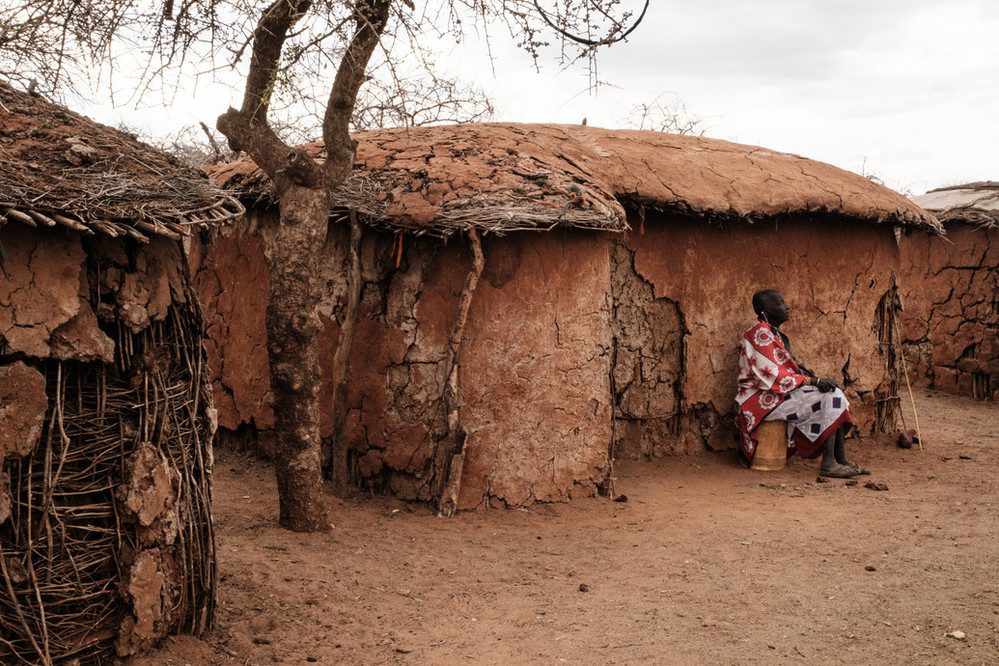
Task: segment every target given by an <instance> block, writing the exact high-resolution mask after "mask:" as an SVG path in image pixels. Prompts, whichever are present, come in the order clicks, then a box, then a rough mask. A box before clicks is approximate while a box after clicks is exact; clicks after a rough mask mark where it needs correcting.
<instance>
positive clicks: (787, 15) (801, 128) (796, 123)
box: [84, 0, 999, 194]
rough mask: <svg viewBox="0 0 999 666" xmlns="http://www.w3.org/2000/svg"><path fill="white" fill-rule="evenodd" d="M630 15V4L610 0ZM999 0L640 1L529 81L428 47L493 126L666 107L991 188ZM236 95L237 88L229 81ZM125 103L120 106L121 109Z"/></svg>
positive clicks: (194, 97) (201, 101)
mask: <svg viewBox="0 0 999 666" xmlns="http://www.w3.org/2000/svg"><path fill="white" fill-rule="evenodd" d="M624 3H625V5H626V6H629V5H633V6H636V7H637V6H638V4H639V3H638V2H637V1H636V0H624ZM997 36H999V0H955V1H950V2H948V1H942V0H866V1H865V0H811V1H808V0H754V1H753V2H749V1H745V0H744V1H736V0H710V1H708V0H702V1H701V2H690V1H687V2H681V1H679V0H652V5H651V7H650V9H649V12H648V15H647V17H646V19H645V21H644V23H643V24H642V25H641V26H640V27H639V28H638V30H637V31H636V32H635V33H633V35H632V36H631V38H630V39H629V41H628V42H627V43H623V44H618V45H615V46H614V47H612V48H610V49H608V50H605V51H603V52H602V53H601V55H600V58H599V61H598V66H599V77H600V79H601V80H602V81H605V82H607V83H608V84H610V85H609V86H602V87H600V88H599V89H598V90H597V91H595V92H592V91H588V90H587V87H588V74H587V70H586V67H585V63H581V64H579V65H577V66H576V67H573V68H571V69H568V70H565V71H563V70H561V68H560V67H559V66H558V64H557V62H555V59H554V57H552V58H548V59H545V60H543V61H542V62H541V71H540V72H535V71H534V69H533V66H532V63H531V60H530V58H529V57H528V56H527V55H526V54H524V53H523V52H522V51H519V50H518V49H517V48H516V47H515V46H514V45H513V43H512V42H511V40H510V39H509V38H508V37H507V36H506V34H505V33H503V32H502V30H500V29H497V30H496V31H495V32H494V34H493V36H492V39H491V44H492V57H493V59H492V61H490V59H489V56H488V53H487V50H486V48H485V46H484V42H483V40H481V39H480V38H478V37H476V36H475V35H468V36H467V37H466V39H465V42H464V43H463V44H461V45H454V44H453V43H446V42H443V43H442V44H441V46H440V48H439V49H438V51H437V52H438V61H439V63H440V65H441V66H442V68H443V69H445V70H450V71H451V72H453V73H454V74H456V75H458V76H459V77H460V78H462V79H463V80H466V81H469V82H473V83H476V84H478V85H479V86H480V87H482V88H483V89H484V90H485V91H486V92H487V93H488V94H489V95H490V96H491V97H492V99H493V101H494V104H495V105H496V108H497V114H496V119H497V120H511V121H523V122H566V123H577V122H580V121H581V120H582V118H583V117H584V116H585V117H587V118H588V122H589V124H590V125H596V126H604V127H615V126H621V125H622V124H623V122H624V121H625V118H626V117H627V115H628V110H629V109H630V108H631V107H633V106H634V105H635V104H638V103H643V102H651V101H652V100H653V99H654V98H656V97H657V96H659V95H661V94H663V93H666V98H667V99H669V98H671V96H672V95H673V94H675V95H676V96H678V97H679V99H681V100H683V102H684V104H685V105H686V107H687V109H688V111H689V112H690V113H691V114H693V115H695V116H698V117H700V118H701V119H702V121H703V125H704V127H706V129H707V135H708V136H713V137H717V138H722V139H728V140H731V141H738V142H741V143H749V144H756V145H762V146H766V147H768V148H772V149H776V150H784V151H789V152H794V153H798V154H800V155H804V156H806V157H810V158H813V159H818V160H822V161H825V162H830V163H832V164H835V165H837V166H840V167H843V168H846V169H850V170H851V171H856V172H861V171H864V172H866V173H869V174H874V175H877V176H879V177H880V178H882V179H883V180H884V181H885V182H886V183H887V184H888V185H889V186H891V187H894V188H895V189H898V190H903V191H908V192H911V193H914V194H918V193H921V192H923V191H925V190H927V189H930V188H933V187H938V186H942V185H950V184H955V183H959V182H967V181H972V180H987V179H992V180H999V160H997V155H999V122H997V121H999V85H997V84H999V37H997ZM235 83H236V84H237V86H238V81H236V82H235ZM120 99H122V100H124V99H125V96H124V95H122V96H120ZM239 99H240V92H239V91H238V90H237V89H235V88H234V87H232V86H227V85H224V84H222V83H211V82H208V81H202V82H201V83H200V84H199V85H198V87H197V88H195V87H194V86H191V87H190V88H188V89H185V90H183V91H182V92H181V93H180V94H178V95H177V96H176V97H175V98H173V100H172V103H171V106H170V107H168V108H162V107H159V108H158V107H157V106H156V105H157V101H156V100H154V99H153V97H147V98H146V100H145V101H144V102H143V104H142V106H141V107H140V108H138V109H136V108H135V107H134V106H130V107H118V108H111V107H110V105H109V104H107V103H104V104H96V105H93V106H89V105H88V107H87V108H85V109H84V111H86V112H88V113H89V114H90V115H93V116H95V117H97V118H98V119H99V120H102V121H104V122H111V123H117V122H124V123H126V124H128V125H129V126H131V127H135V128H137V129H140V130H143V131H146V132H148V133H150V134H153V135H156V134H161V135H162V134H168V133H171V132H175V131H177V130H178V129H180V128H181V127H183V126H185V125H190V124H193V123H196V122H197V121H200V120H203V121H205V122H206V123H207V124H208V125H210V126H213V125H214V119H215V118H216V117H217V116H218V114H219V113H221V112H222V111H224V110H225V108H226V107H227V106H229V105H230V104H234V105H238V101H239Z"/></svg>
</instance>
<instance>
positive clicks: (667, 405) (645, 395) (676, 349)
mask: <svg viewBox="0 0 999 666" xmlns="http://www.w3.org/2000/svg"><path fill="white" fill-rule="evenodd" d="M611 295H612V298H613V302H612V307H613V320H612V322H611V327H612V335H613V347H612V355H611V392H612V395H613V399H614V401H613V406H614V430H613V433H614V434H613V441H612V446H611V455H612V457H614V458H617V459H625V460H626V459H634V458H638V457H639V456H644V457H651V456H658V455H662V454H666V453H676V452H678V451H679V450H680V449H682V446H681V444H680V438H679V431H680V415H681V413H682V409H683V389H682V385H681V382H682V381H683V371H684V349H683V345H684V335H685V333H686V331H685V330H684V323H683V313H682V312H681V311H680V306H679V304H678V303H677V302H676V301H674V300H671V299H669V298H665V297H660V298H657V297H656V295H655V288H654V287H653V285H652V283H651V282H649V281H647V280H645V279H644V278H643V277H642V276H641V275H639V274H638V272H637V271H636V270H635V255H634V252H632V251H631V250H629V249H628V248H627V247H626V246H624V245H622V244H619V243H614V249H613V251H612V253H611Z"/></svg>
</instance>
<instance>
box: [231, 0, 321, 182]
mask: <svg viewBox="0 0 999 666" xmlns="http://www.w3.org/2000/svg"><path fill="white" fill-rule="evenodd" d="M311 6H312V0H275V2H274V3H273V4H272V5H271V6H270V7H268V8H267V9H266V10H265V11H264V13H263V14H262V15H261V16H260V21H259V22H258V23H257V28H256V30H254V31H253V50H252V54H251V56H250V71H249V73H248V74H247V76H246V90H245V91H244V93H243V106H242V107H241V108H240V109H239V110H236V109H234V108H231V107H230V108H229V110H228V111H226V112H225V113H224V114H222V115H221V116H219V119H218V121H217V123H216V127H218V130H219V131H220V132H222V134H224V135H225V137H226V139H228V140H229V147H230V148H232V149H233V150H242V151H244V152H245V153H247V154H248V155H249V156H250V157H251V158H253V161H254V162H256V163H257V166H259V167H260V168H261V169H263V170H264V172H265V173H266V174H267V175H268V176H270V177H271V180H272V181H274V183H275V185H276V186H277V187H278V188H279V189H280V188H281V187H282V183H283V182H287V181H291V182H293V183H296V184H298V185H301V186H303V187H316V186H318V185H319V183H320V170H319V167H318V165H316V163H315V162H314V161H313V160H312V158H310V157H309V156H308V155H306V154H305V153H304V151H302V150H300V149H294V150H293V149H292V148H291V147H290V146H288V145H287V144H286V143H285V142H284V141H282V140H281V138H280V137H278V135H277V133H275V132H274V130H273V129H272V128H271V126H270V125H269V124H268V121H267V111H268V109H269V107H270V99H271V94H272V93H273V92H274V83H275V77H276V76H277V71H278V65H279V63H280V61H281V50H282V49H283V48H284V42H285V40H286V39H287V38H288V32H289V31H290V30H291V29H292V27H293V26H294V25H295V23H297V22H298V20H299V19H301V18H302V16H303V15H304V14H305V12H307V11H308V10H309V8H310V7H311Z"/></svg>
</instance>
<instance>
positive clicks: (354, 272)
mask: <svg viewBox="0 0 999 666" xmlns="http://www.w3.org/2000/svg"><path fill="white" fill-rule="evenodd" d="M362 233H363V229H362V228H361V223H360V221H359V220H358V219H357V211H355V210H351V211H350V275H349V277H348V283H347V288H348V292H347V310H346V312H345V313H344V316H343V326H342V327H341V328H340V342H339V344H338V345H337V348H336V353H335V354H334V355H333V381H332V384H333V432H332V433H331V435H330V447H329V452H330V460H329V467H328V471H327V474H328V476H329V478H330V481H331V482H332V484H333V492H334V494H336V495H337V496H340V497H343V496H344V495H345V494H346V493H347V486H348V485H349V482H350V479H349V478H348V477H349V474H348V471H349V470H348V468H347V460H348V447H347V385H348V382H347V366H348V365H349V361H350V350H351V348H352V347H353V343H354V330H355V328H356V324H357V310H358V306H359V305H360V302H361V286H362V284H361V283H362V277H361V235H362Z"/></svg>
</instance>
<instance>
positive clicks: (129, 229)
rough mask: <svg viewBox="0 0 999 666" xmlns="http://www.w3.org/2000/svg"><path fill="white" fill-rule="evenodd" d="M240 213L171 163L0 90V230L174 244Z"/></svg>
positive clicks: (125, 137) (123, 137)
mask: <svg viewBox="0 0 999 666" xmlns="http://www.w3.org/2000/svg"><path fill="white" fill-rule="evenodd" d="M242 212H243V208H242V205H241V204H240V203H239V202H238V201H237V200H236V199H234V198H233V197H231V196H228V195H226V194H224V193H222V192H219V191H218V190H216V189H215V188H214V187H212V186H211V184H210V183H209V182H208V181H207V180H206V179H205V177H204V176H203V175H202V174H199V173H197V172H195V171H193V170H192V169H190V168H189V167H187V166H185V165H184V164H183V163H181V162H180V161H179V160H177V159H175V158H173V157H171V156H170V155H167V154H165V153H163V152H162V151H159V150H157V149H155V148H152V147H151V146H148V145H146V144H144V143H142V142H140V141H138V140H136V139H135V137H133V136H131V135H129V134H126V133H124V132H120V131H118V130H115V129H112V128H110V127H106V126H104V125H100V124H98V123H95V122H93V121H92V120H90V119H88V118H85V117H83V116H81V115H78V114H75V113H73V112H71V111H68V110H66V109H65V108H63V107H61V106H58V105H56V104H52V103H50V102H47V101H45V100H43V99H41V98H40V97H33V96H30V95H28V94H26V93H22V92H18V91H16V90H14V89H13V88H11V87H10V86H7V85H4V84H0V224H2V223H3V222H19V223H22V224H27V225H29V226H39V227H46V226H49V227H51V226H64V227H68V228H70V229H73V230H75V231H78V232H81V233H84V234H93V233H95V232H96V233H103V234H106V235H108V236H113V237H116V236H129V237H131V238H134V239H136V240H138V241H148V234H158V235H161V236H166V237H169V238H172V239H175V240H178V239H180V238H181V237H182V236H184V235H187V233H188V229H189V227H191V226H198V225H206V224H217V223H221V222H225V221H227V220H229V219H231V218H233V217H236V216H238V215H240V214H242Z"/></svg>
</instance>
